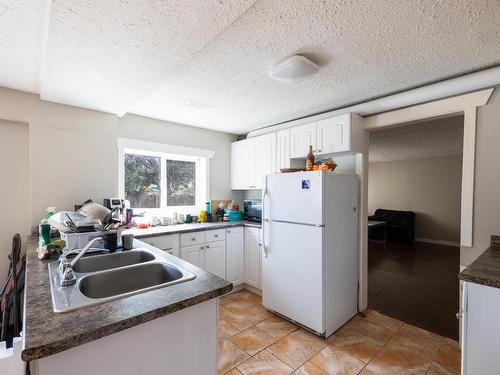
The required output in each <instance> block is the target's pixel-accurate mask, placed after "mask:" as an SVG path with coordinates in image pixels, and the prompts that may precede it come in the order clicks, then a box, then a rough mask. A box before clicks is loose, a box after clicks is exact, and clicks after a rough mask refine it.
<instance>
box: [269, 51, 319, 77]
mask: <svg viewBox="0 0 500 375" xmlns="http://www.w3.org/2000/svg"><path fill="white" fill-rule="evenodd" d="M318 69H319V66H318V65H316V64H315V63H313V62H312V61H311V60H309V59H307V58H305V57H304V56H301V55H293V56H290V57H288V58H287V59H285V60H283V61H281V62H279V63H277V64H274V65H273V66H271V67H270V68H269V76H270V77H271V78H273V79H275V80H277V81H280V82H285V83H296V82H299V81H302V80H303V79H305V78H307V77H309V76H310V75H312V74H314V73H316V72H317V71H318Z"/></svg>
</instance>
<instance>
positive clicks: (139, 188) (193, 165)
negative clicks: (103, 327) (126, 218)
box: [119, 139, 213, 213]
mask: <svg viewBox="0 0 500 375" xmlns="http://www.w3.org/2000/svg"><path fill="white" fill-rule="evenodd" d="M127 146H130V147H127ZM119 150H120V153H119V155H120V156H119V162H120V166H119V180H120V183H119V191H120V193H121V196H123V197H124V198H125V199H127V200H129V201H130V206H131V207H132V208H135V209H141V210H143V211H146V212H148V211H150V212H152V213H162V212H165V213H167V212H168V211H171V212H174V211H175V212H192V211H197V210H198V209H202V208H203V207H204V203H205V202H206V200H207V198H208V157H211V156H213V152H211V151H205V150H196V149H191V148H185V147H179V146H169V145H163V144H156V143H149V142H141V141H133V140H123V139H122V140H120V141H119ZM173 152H177V153H173ZM193 154H199V155H200V156H196V155H193ZM207 156H208V157H207Z"/></svg>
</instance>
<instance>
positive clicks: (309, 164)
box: [306, 145, 314, 171]
mask: <svg viewBox="0 0 500 375" xmlns="http://www.w3.org/2000/svg"><path fill="white" fill-rule="evenodd" d="M313 166H314V152H313V146H312V145H309V152H308V153H307V156H306V171H312V170H313Z"/></svg>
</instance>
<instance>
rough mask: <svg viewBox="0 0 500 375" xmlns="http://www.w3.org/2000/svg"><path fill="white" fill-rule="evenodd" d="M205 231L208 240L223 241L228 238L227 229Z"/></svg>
mask: <svg viewBox="0 0 500 375" xmlns="http://www.w3.org/2000/svg"><path fill="white" fill-rule="evenodd" d="M205 233H206V236H207V237H206V242H213V241H223V240H225V239H226V230H225V229H213V230H207V231H206V232H205Z"/></svg>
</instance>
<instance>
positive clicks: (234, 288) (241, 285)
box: [229, 283, 262, 296]
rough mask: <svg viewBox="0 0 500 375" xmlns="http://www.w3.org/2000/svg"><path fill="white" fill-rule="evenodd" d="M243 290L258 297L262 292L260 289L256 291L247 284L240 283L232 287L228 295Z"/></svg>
mask: <svg viewBox="0 0 500 375" xmlns="http://www.w3.org/2000/svg"><path fill="white" fill-rule="evenodd" d="M243 289H246V290H248V291H250V292H253V293H255V294H258V295H259V296H261V295H262V291H261V290H260V289H257V288H255V287H253V286H251V285H248V284H245V283H242V284H238V285H234V286H233V290H232V291H231V292H229V293H236V292H239V291H240V290H243Z"/></svg>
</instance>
